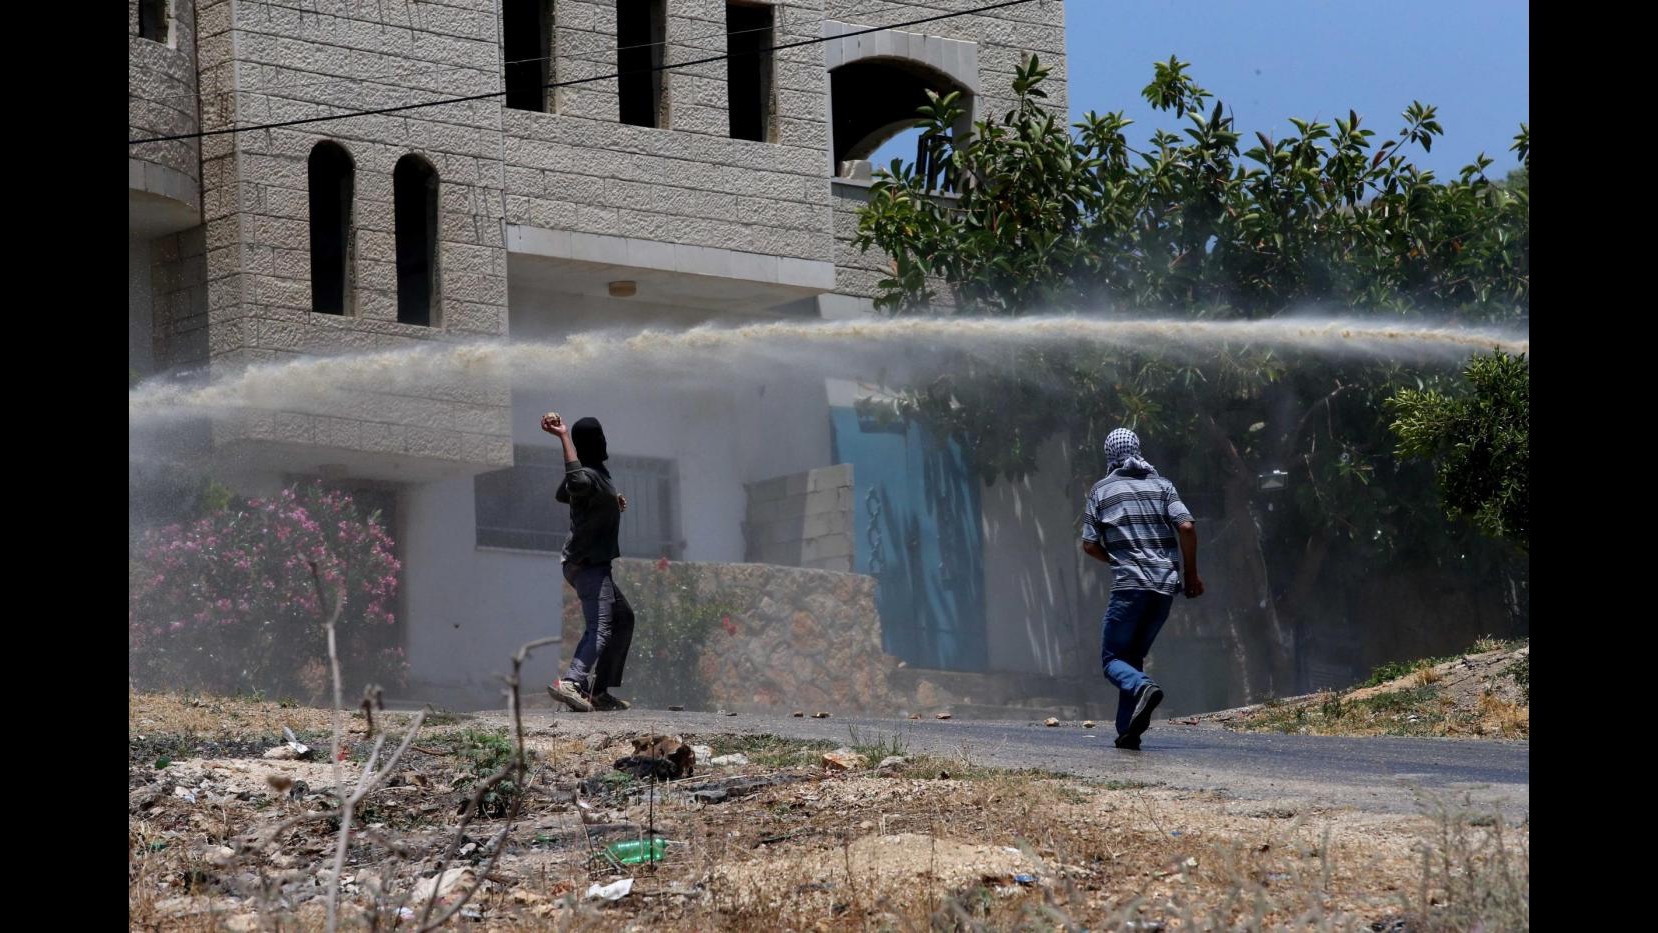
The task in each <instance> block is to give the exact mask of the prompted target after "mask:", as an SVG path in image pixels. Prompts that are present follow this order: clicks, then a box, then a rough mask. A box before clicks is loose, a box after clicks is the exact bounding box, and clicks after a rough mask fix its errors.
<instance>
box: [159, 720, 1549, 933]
mask: <svg viewBox="0 0 1658 933" xmlns="http://www.w3.org/2000/svg"><path fill="white" fill-rule="evenodd" d="M375 719H376V721H375V724H374V725H375V728H376V730H377V731H379V730H384V729H389V730H390V735H389V736H388V737H387V748H388V749H389V748H390V747H393V746H395V745H396V743H398V742H400V741H402V739H403V738H404V729H405V728H406V724H407V722H408V717H407V716H406V715H401V714H382V715H377V716H376V717H375ZM432 719H433V722H434V724H432V725H428V726H425V727H423V728H422V729H421V731H420V733H419V734H418V735H417V736H416V737H415V738H414V739H413V740H412V741H411V744H410V747H409V750H408V751H407V752H406V753H405V754H404V756H403V758H402V760H401V761H400V763H399V765H398V767H397V768H395V769H393V772H392V773H391V774H390V775H389V776H388V777H387V779H386V780H385V782H384V783H383V784H382V785H381V786H379V787H378V788H377V789H375V790H373V791H372V792H370V793H368V794H367V795H366V796H365V797H364V798H363V800H362V802H361V803H360V804H359V805H358V806H357V812H356V816H355V817H354V820H353V833H352V837H351V841H350V846H349V848H348V850H347V857H346V862H345V868H344V871H343V872H342V873H341V877H340V882H341V895H340V908H339V913H340V918H341V922H340V926H341V928H343V929H393V928H395V929H409V930H413V929H419V928H421V918H422V914H423V912H424V911H425V907H426V904H427V902H429V901H431V900H432V894H433V892H434V890H435V892H436V895H437V896H436V904H435V905H434V907H433V911H432V915H431V916H432V917H434V918H435V917H436V916H438V915H439V914H441V913H442V912H443V911H445V910H447V909H449V908H451V907H453V906H454V905H455V904H456V903H457V902H458V901H459V899H460V898H461V897H462V896H463V895H465V894H467V892H468V891H469V890H472V889H475V891H473V895H472V897H471V898H470V900H469V901H468V902H467V903H466V904H465V906H464V907H462V908H461V909H460V912H459V914H458V915H457V917H456V918H455V920H453V921H451V925H462V924H464V926H466V927H467V928H477V929H485V930H508V929H510V930H542V929H547V930H552V929H561V930H562V929H595V930H611V929H615V930H623V929H641V930H642V929H676V930H677V929H686V930H692V929H694V930H707V929H730V930H756V931H758V930H768V931H769V930H843V929H844V930H851V929H857V930H863V929H876V930H911V929H952V930H954V929H998V930H1000V929H1044V930H1051V929H1060V928H1067V927H1071V926H1072V925H1079V926H1082V927H1086V928H1088V929H1114V930H1156V929H1213V930H1222V929H1226V930H1231V929H1270V928H1280V927H1283V926H1286V925H1297V926H1301V925H1305V926H1307V927H1309V928H1313V929H1341V930H1355V929H1387V930H1394V931H1404V930H1426V929H1467V928H1471V927H1472V926H1473V925H1474V923H1475V922H1476V921H1482V922H1483V923H1484V925H1485V929H1488V930H1492V929H1522V928H1525V926H1526V925H1527V924H1528V922H1529V921H1528V919H1527V917H1528V911H1529V907H1528V904H1529V861H1528V855H1527V851H1528V847H1529V828H1528V827H1525V826H1521V827H1513V826H1508V825H1505V824H1504V823H1503V822H1502V820H1501V819H1500V818H1499V817H1496V816H1494V815H1492V814H1490V813H1482V812H1479V811H1478V810H1469V809H1466V808H1465V807H1464V806H1460V805H1459V804H1458V802H1457V801H1454V800H1442V801H1429V802H1428V804H1427V807H1426V809H1425V811H1424V813H1423V814H1422V815H1421V816H1415V817H1401V816H1392V815H1382V814H1361V813H1357V812H1354V811H1347V810H1320V811H1315V812H1296V811H1294V810H1291V809H1286V808H1277V807H1272V806H1262V804H1261V803H1260V801H1249V802H1243V801H1238V800H1232V799H1229V797H1228V795H1227V794H1226V793H1225V792H1224V789H1220V788H1217V789H1215V790H1214V791H1211V792H1207V793H1194V792H1191V791H1175V790H1172V789H1169V788H1164V787H1158V786H1144V785H1138V784H1132V783H1118V782H1102V781H1084V780H1078V779H1076V778H1072V777H1067V776H1064V775H1057V774H1051V773H1043V772H1010V771H997V770H992V769H987V768H983V767H980V766H977V765H976V764H975V763H974V762H972V761H970V760H959V759H954V760H951V759H940V758H926V757H918V756H914V755H906V749H904V748H903V747H902V745H901V743H900V742H899V741H898V740H896V739H892V738H890V737H889V738H886V739H880V738H873V739H872V738H871V737H868V736H864V737H860V738H862V739H863V741H864V744H863V745H857V744H856V742H855V740H854V738H853V737H849V740H848V743H844V744H849V745H853V746H854V748H853V751H854V753H861V754H863V755H864V759H865V760H864V761H863V762H858V761H856V760H853V762H852V764H853V767H852V768H851V770H846V771H837V770H833V769H831V768H827V767H826V766H825V765H824V753H825V752H828V751H832V750H833V749H834V746H833V745H832V744H826V743H821V742H803V741H793V740H785V739H778V738H775V737H767V736H758V737H757V736H729V735H714V734H710V735H685V736H681V737H680V738H682V739H683V740H684V741H685V742H686V743H688V744H691V745H693V746H705V748H704V749H703V752H704V754H702V755H699V761H698V762H697V765H696V768H695V771H694V773H693V774H692V775H690V776H688V777H683V778H680V779H677V780H673V781H670V782H668V783H665V784H651V783H647V782H643V781H639V780H637V779H634V778H631V777H629V776H627V775H624V774H622V773H621V772H619V771H617V770H615V768H614V767H613V763H615V762H616V761H617V760H618V759H620V758H622V757H624V756H627V755H629V754H632V753H633V750H634V748H633V742H632V740H633V739H634V738H635V736H633V735H629V734H616V735H599V736H589V737H585V738H580V737H576V736H572V735H567V734H561V733H560V731H559V728H558V726H557V725H556V724H555V725H553V726H552V727H539V728H537V729H535V730H534V731H533V732H532V733H530V734H527V735H526V736H525V748H526V750H527V751H528V752H529V754H530V759H531V761H530V772H529V777H528V780H527V781H526V782H525V784H526V786H524V787H522V788H517V787H514V786H511V785H499V786H497V787H496V788H495V793H494V794H492V795H491V796H488V797H486V798H484V799H485V801H486V805H485V808H484V813H483V814H482V815H479V816H474V817H473V818H472V819H471V820H470V822H469V823H468V824H467V825H466V826H465V827H464V828H462V827H461V823H462V820H463V817H462V815H461V813H460V810H461V809H462V808H463V805H464V803H465V802H466V801H467V800H468V799H470V797H471V795H472V793H473V790H474V789H475V788H476V787H477V782H478V781H479V780H480V779H481V778H483V777H484V776H486V775H487V774H489V773H492V772H493V770H494V769H495V768H496V767H497V766H498V765H500V764H501V763H504V762H506V761H510V760H511V749H512V747H513V746H512V744H511V741H510V737H509V736H508V734H507V733H506V732H505V731H504V730H499V729H496V728H494V727H489V726H486V725H484V724H481V723H480V722H478V721H476V720H472V719H470V718H469V717H464V716H454V715H447V714H441V715H438V716H434V717H432ZM330 721H331V716H330V714H329V712H328V711H327V710H316V709H299V708H285V707H282V706H279V705H278V704H275V703H269V702H260V701H255V700H249V699H240V700H238V699H226V698H211V697H181V696H174V695H138V694H134V695H131V696H130V698H129V707H128V733H129V755H128V791H129V816H128V850H129V861H128V890H129V920H130V926H131V928H132V929H144V930H256V929H273V930H274V929H282V930H310V929H323V928H324V925H325V922H326V913H327V896H326V895H327V891H328V889H329V887H330V882H331V880H332V877H331V866H332V861H333V857H334V853H335V851H336V845H337V843H338V840H339V832H338V820H337V819H331V818H330V817H329V816H328V814H329V812H330V811H332V810H333V809H334V806H335V804H336V798H335V797H334V795H333V794H332V792H331V789H332V787H333V786H334V785H335V782H336V778H335V776H334V765H333V764H332V763H330V762H329V760H328V758H329V747H330V739H329V733H328V730H329V728H330V727H329V723H330ZM346 723H347V729H348V731H347V733H346V738H347V741H346V743H345V748H344V749H343V758H344V760H343V761H342V762H340V766H341V771H342V773H344V774H345V775H346V778H345V779H344V782H345V784H346V787H347V788H348V789H350V788H354V787H355V786H356V783H357V780H358V776H359V775H361V774H362V773H363V769H364V765H365V763H366V762H367V758H368V753H369V751H370V749H371V748H372V743H371V740H370V737H369V732H368V723H367V722H366V720H364V719H363V718H362V716H361V714H357V715H355V716H352V717H347V718H346ZM284 727H287V728H289V729H291V730H292V731H293V732H294V734H295V737H296V738H297V739H298V740H299V742H301V743H303V744H305V745H307V746H310V748H311V752H310V755H309V758H308V760H307V759H277V758H267V757H265V756H266V754H267V753H268V752H270V750H271V749H274V748H278V747H286V746H285V745H284V736H283V734H282V730H283V728H284ZM710 751H711V752H712V753H713V755H714V756H723V755H729V754H733V753H736V754H741V755H743V756H745V757H746V759H747V762H748V763H746V764H736V765H724V766H715V765H711V764H710V763H708V761H707V760H706V759H707V757H708V756H707V754H706V753H707V752H710ZM891 758H903V759H904V760H902V761H900V762H890V761H889V763H888V764H887V765H886V766H885V767H877V766H876V765H877V764H878V763H879V762H880V761H882V760H886V759H891ZM515 805H516V807H517V812H516V814H513V813H512V810H513V808H514V806H515ZM514 816H515V818H511V819H509V817H514ZM649 838H658V839H661V840H664V841H665V843H664V849H663V854H662V858H661V860H660V861H659V862H657V863H655V864H648V863H647V864H632V865H628V864H621V863H619V862H618V860H617V859H616V858H614V857H612V856H608V855H606V848H607V847H608V846H610V845H612V844H615V843H626V842H629V841H633V842H639V841H641V840H645V839H649ZM445 853H451V856H450V857H449V858H448V859H447V860H446V861H445V863H444V867H445V871H444V873H443V874H442V875H439V874H438V869H439V867H440V865H439V863H440V860H443V856H444V855H445ZM628 879H631V888H630V889H629V890H628V892H627V893H626V894H625V895H623V896H620V897H619V899H616V900H613V901H612V900H608V899H606V898H605V897H603V896H602V895H596V894H594V893H593V891H592V889H594V888H595V887H602V886H605V885H614V884H615V883H617V882H621V881H624V880H628Z"/></svg>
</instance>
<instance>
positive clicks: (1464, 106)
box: [875, 0, 1531, 178]
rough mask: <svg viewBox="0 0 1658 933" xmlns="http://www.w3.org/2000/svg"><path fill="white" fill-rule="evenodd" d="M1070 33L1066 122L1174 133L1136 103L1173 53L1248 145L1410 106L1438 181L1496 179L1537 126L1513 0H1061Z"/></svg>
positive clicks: (895, 147) (886, 150) (1387, 128)
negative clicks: (1089, 120) (1422, 116)
mask: <svg viewBox="0 0 1658 933" xmlns="http://www.w3.org/2000/svg"><path fill="white" fill-rule="evenodd" d="M1065 31H1066V52H1067V58H1068V66H1069V70H1070V89H1069V93H1070V110H1071V117H1072V119H1073V120H1075V119H1076V118H1078V117H1080V116H1081V114H1083V113H1084V112H1086V111H1088V110H1096V111H1099V112H1101V113H1104V112H1106V111H1110V110H1122V111H1125V113H1126V115H1127V116H1128V117H1129V118H1130V119H1133V120H1134V121H1135V125H1134V126H1132V127H1130V128H1129V134H1130V137H1131V139H1134V140H1136V141H1144V139H1145V138H1146V137H1148V136H1149V135H1150V133H1151V131H1152V130H1153V129H1155V128H1171V129H1174V128H1177V123H1178V120H1177V119H1176V118H1175V117H1174V116H1173V115H1172V114H1159V113H1157V112H1156V111H1154V110H1152V109H1151V107H1150V106H1149V105H1147V104H1146V103H1145V101H1144V100H1143V99H1142V98H1141V97H1140V89H1141V88H1143V87H1145V85H1146V83H1147V82H1148V81H1150V80H1151V75H1152V63H1153V62H1155V61H1165V60H1167V59H1168V57H1169V56H1170V55H1171V54H1172V55H1176V56H1179V58H1180V59H1181V60H1182V61H1186V62H1190V63H1191V69H1190V72H1189V73H1190V74H1192V75H1194V76H1195V77H1196V78H1197V81H1198V83H1199V84H1201V85H1203V86H1204V87H1205V88H1207V89H1209V90H1210V91H1211V92H1213V93H1214V94H1215V95H1216V96H1217V97H1219V98H1220V99H1221V100H1223V101H1225V102H1226V103H1227V104H1228V105H1229V106H1230V107H1231V108H1232V110H1233V112H1234V114H1235V116H1236V119H1237V128H1238V129H1239V130H1241V131H1242V132H1243V133H1244V138H1245V139H1246V140H1248V139H1251V138H1252V136H1253V133H1254V131H1255V130H1264V131H1265V132H1267V133H1268V134H1269V135H1271V136H1273V137H1275V138H1281V137H1282V136H1284V135H1285V134H1286V133H1288V132H1290V131H1292V129H1293V128H1292V127H1291V126H1290V125H1289V123H1288V118H1289V117H1292V116H1293V117H1302V118H1316V119H1321V120H1324V121H1326V122H1330V121H1331V119H1332V118H1333V117H1336V116H1341V117H1345V116H1346V115H1347V111H1348V109H1349V108H1351V109H1354V110H1357V111H1358V112H1359V116H1360V118H1361V119H1362V121H1363V123H1362V125H1364V126H1366V127H1369V128H1370V129H1373V130H1376V132H1377V134H1378V135H1379V136H1386V135H1391V134H1392V133H1394V132H1396V131H1397V130H1398V128H1399V126H1400V124H1401V120H1400V118H1399V114H1400V112H1401V111H1403V110H1404V109H1405V107H1406V106H1407V105H1409V104H1410V102H1411V101H1413V100H1420V101H1422V102H1423V103H1425V104H1433V105H1436V106H1437V107H1438V108H1439V122H1440V124H1441V125H1442V126H1444V128H1445V135H1444V137H1442V138H1441V139H1440V140H1439V142H1438V143H1436V144H1435V146H1434V149H1433V152H1432V153H1428V154H1425V155H1424V154H1422V153H1421V152H1420V151H1419V150H1418V151H1416V152H1415V153H1414V155H1415V161H1416V163H1417V164H1418V165H1421V166H1423V167H1424V168H1429V169H1432V170H1433V171H1434V172H1435V173H1436V174H1437V175H1439V176H1440V177H1441V178H1449V177H1452V176H1454V175H1455V174H1456V172H1457V170H1458V169H1460V168H1461V167H1462V166H1463V165H1466V164H1467V163H1468V162H1470V161H1472V160H1473V158H1474V157H1475V156H1476V155H1478V154H1479V153H1480V152H1481V151H1482V150H1483V151H1484V152H1485V153H1486V154H1487V155H1489V156H1491V157H1492V158H1493V159H1495V160H1496V164H1495V165H1493V166H1492V169H1491V172H1492V174H1493V175H1494V176H1499V177H1500V175H1501V174H1504V173H1506V172H1507V170H1508V169H1509V168H1511V167H1513V166H1514V165H1515V163H1514V161H1513V158H1514V157H1513V154H1512V153H1510V152H1508V147H1509V145H1510V144H1511V143H1512V140H1513V136H1514V134H1515V133H1516V132H1517V131H1518V130H1519V125H1520V123H1522V122H1529V121H1530V119H1531V115H1530V112H1529V109H1530V102H1531V92H1530V88H1529V86H1528V85H1529V81H1530V75H1531V70H1530V56H1529V48H1528V47H1529V45H1530V39H1531V30H1530V14H1529V7H1528V5H1527V4H1526V3H1524V2H1519V0H1509V2H1497V0H1440V2H1427V0H1387V2H1370V3H1357V2H1344V0H1251V2H1244V0H1132V2H1130V0H1068V2H1066V4H1065ZM907 135H908V134H906V136H907ZM894 155H901V156H903V157H904V158H907V159H913V158H914V157H915V143H914V141H913V138H910V139H908V140H905V139H903V138H900V139H897V140H894V141H893V142H891V143H889V144H888V145H887V146H883V147H882V151H881V152H879V153H877V154H876V157H875V162H876V164H878V165H880V164H885V163H886V162H887V161H890V160H891V159H892V157H893V156H894Z"/></svg>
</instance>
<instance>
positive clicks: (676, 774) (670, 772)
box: [616, 735, 697, 781]
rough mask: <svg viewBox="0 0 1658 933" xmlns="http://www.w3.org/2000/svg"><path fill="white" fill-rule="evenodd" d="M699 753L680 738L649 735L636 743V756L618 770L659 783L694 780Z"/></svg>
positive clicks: (619, 765) (618, 765)
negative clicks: (680, 779)
mask: <svg viewBox="0 0 1658 933" xmlns="http://www.w3.org/2000/svg"><path fill="white" fill-rule="evenodd" d="M696 765H697V753H696V750H695V749H693V748H691V746H689V745H686V744H685V743H684V742H683V741H682V740H681V739H680V738H679V736H677V735H647V736H644V737H643V738H637V739H634V740H633V754H632V755H629V756H628V757H626V758H622V759H619V760H618V761H617V762H616V770H618V771H625V772H627V773H628V774H631V775H633V776H634V777H636V778H639V779H640V780H645V779H648V778H652V777H654V778H655V779H656V780H659V781H668V780H676V779H678V778H685V777H690V776H691V775H693V774H695V773H696Z"/></svg>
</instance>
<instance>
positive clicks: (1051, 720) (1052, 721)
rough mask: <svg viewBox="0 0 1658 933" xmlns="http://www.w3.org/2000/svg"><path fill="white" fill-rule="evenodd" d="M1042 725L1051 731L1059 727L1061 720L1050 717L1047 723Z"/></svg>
mask: <svg viewBox="0 0 1658 933" xmlns="http://www.w3.org/2000/svg"><path fill="white" fill-rule="evenodd" d="M1042 725H1044V726H1047V727H1048V728H1049V729H1052V728H1053V727H1055V726H1057V725H1059V720H1057V719H1055V718H1053V717H1052V716H1049V717H1048V718H1047V719H1046V720H1045V721H1044V722H1043V723H1042Z"/></svg>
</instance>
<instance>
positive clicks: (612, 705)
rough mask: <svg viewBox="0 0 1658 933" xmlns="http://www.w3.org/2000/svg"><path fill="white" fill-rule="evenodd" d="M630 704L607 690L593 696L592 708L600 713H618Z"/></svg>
mask: <svg viewBox="0 0 1658 933" xmlns="http://www.w3.org/2000/svg"><path fill="white" fill-rule="evenodd" d="M632 705H633V704H631V703H629V702H628V701H626V700H622V699H617V698H616V697H613V696H611V695H610V693H609V692H608V691H607V692H605V693H601V694H599V695H598V696H596V697H594V698H593V708H594V709H596V710H598V711H599V712H601V713H618V712H621V711H622V710H625V709H628V708H630V707H631V706H632Z"/></svg>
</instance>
